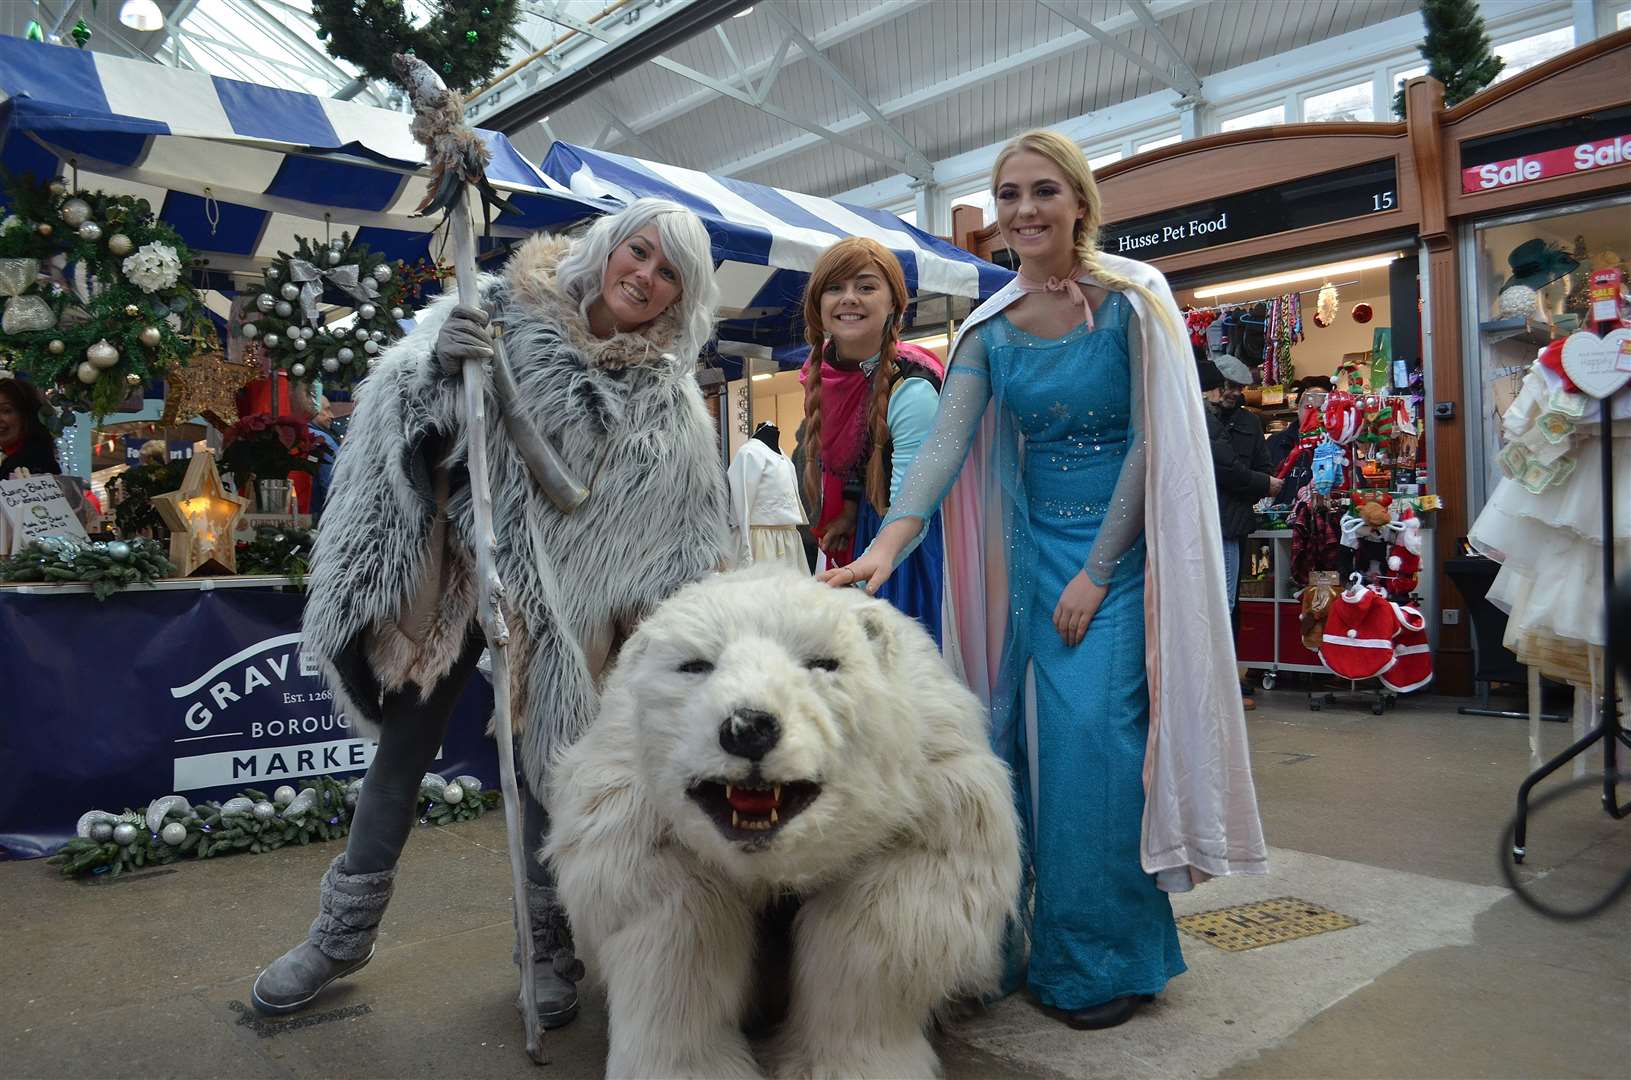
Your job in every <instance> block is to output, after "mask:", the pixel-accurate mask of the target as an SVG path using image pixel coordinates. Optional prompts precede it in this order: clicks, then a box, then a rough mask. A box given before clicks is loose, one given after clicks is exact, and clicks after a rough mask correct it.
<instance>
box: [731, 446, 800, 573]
mask: <svg viewBox="0 0 1631 1080" xmlns="http://www.w3.org/2000/svg"><path fill="white" fill-rule="evenodd" d="M729 479H730V489H731V534H732V535H731V540H732V545H733V550H734V552H735V556H736V566H737V567H739V568H740V567H744V566H751V565H753V564H755V563H763V562H776V563H783V564H785V565H787V566H788V567H789V568H791V569H794V570H798V571H799V572H800V573H804V574H808V573H809V572H810V564H809V563H808V562H806V561H805V558H804V542H803V541H802V540H801V539H800V538H799V530H798V527H799V526H800V525H803V524H804V523H805V518H804V506H803V504H802V503H801V502H800V501H799V493H798V473H797V472H796V470H794V468H793V463H792V462H791V461H789V460H787V458H786V457H784V456H783V455H782V454H780V453H778V452H777V451H775V450H772V449H771V448H770V447H768V446H766V445H765V444H764V443H763V442H761V441H760V440H759V439H757V438H753V439H749V440H748V441H747V442H745V443H743V444H742V448H741V449H740V450H738V451H737V452H736V457H734V458H733V459H731V467H730V472H729Z"/></svg>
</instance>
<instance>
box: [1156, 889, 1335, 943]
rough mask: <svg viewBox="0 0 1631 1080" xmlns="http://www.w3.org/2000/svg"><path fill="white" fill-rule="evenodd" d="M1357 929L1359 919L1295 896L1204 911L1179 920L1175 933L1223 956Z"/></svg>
mask: <svg viewBox="0 0 1631 1080" xmlns="http://www.w3.org/2000/svg"><path fill="white" fill-rule="evenodd" d="M1358 925H1359V920H1358V919H1354V918H1350V917H1349V916H1347V915H1344V914H1342V913H1341V912H1338V911H1332V910H1331V909H1330V908H1327V907H1321V906H1320V905H1319V904H1311V903H1309V902H1308V901H1306V900H1298V899H1297V898H1296V897H1295V896H1280V897H1276V898H1275V899H1273V900H1259V901H1257V902H1256V903H1254V904H1239V905H1237V906H1235V907H1226V908H1219V909H1218V910H1216V911H1203V912H1201V913H1199V914H1197V915H1185V916H1184V917H1183V918H1181V919H1179V920H1178V929H1180V930H1182V931H1183V932H1184V933H1186V934H1188V935H1189V936H1191V937H1196V938H1200V939H1201V940H1202V941H1204V942H1206V943H1207V944H1209V945H1215V946H1217V947H1218V948H1220V949H1222V950H1223V951H1224V952H1242V951H1244V950H1246V949H1259V948H1262V947H1263V946H1264V945H1277V944H1279V943H1280V942H1282V941H1294V940H1296V939H1297V938H1305V937H1313V936H1314V935H1315V934H1325V933H1329V932H1331V931H1332V930H1346V929H1348V928H1349V927H1350V926H1358Z"/></svg>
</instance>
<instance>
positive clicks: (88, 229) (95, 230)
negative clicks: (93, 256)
mask: <svg viewBox="0 0 1631 1080" xmlns="http://www.w3.org/2000/svg"><path fill="white" fill-rule="evenodd" d="M79 238H80V239H81V240H89V241H90V242H91V243H93V244H94V243H96V242H97V241H98V240H100V239H102V226H100V225H98V224H97V223H96V222H94V221H87V222H85V224H83V225H81V226H80V227H79Z"/></svg>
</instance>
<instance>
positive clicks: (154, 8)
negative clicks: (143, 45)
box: [119, 0, 164, 30]
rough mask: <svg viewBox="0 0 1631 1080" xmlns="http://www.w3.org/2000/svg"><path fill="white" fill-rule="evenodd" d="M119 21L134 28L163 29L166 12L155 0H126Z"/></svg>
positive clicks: (120, 10) (120, 11)
mask: <svg viewBox="0 0 1631 1080" xmlns="http://www.w3.org/2000/svg"><path fill="white" fill-rule="evenodd" d="M119 21H120V22H121V23H123V24H124V25H126V26H128V27H130V28H131V29H132V30H163V29H164V13H163V12H162V11H160V10H159V6H158V5H157V4H155V3H154V2H153V0H125V4H124V7H121V8H120V9H119Z"/></svg>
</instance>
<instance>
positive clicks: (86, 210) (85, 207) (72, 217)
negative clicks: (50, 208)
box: [61, 195, 91, 227]
mask: <svg viewBox="0 0 1631 1080" xmlns="http://www.w3.org/2000/svg"><path fill="white" fill-rule="evenodd" d="M61 213H62V220H64V221H66V222H67V223H68V224H70V225H73V226H75V227H78V226H80V225H83V224H85V222H86V221H88V220H89V219H90V216H91V204H90V203H88V202H86V201H85V200H84V199H81V198H79V197H78V196H77V195H76V196H75V197H74V198H72V199H69V200H68V201H67V202H65V203H63V204H62V210H61Z"/></svg>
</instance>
